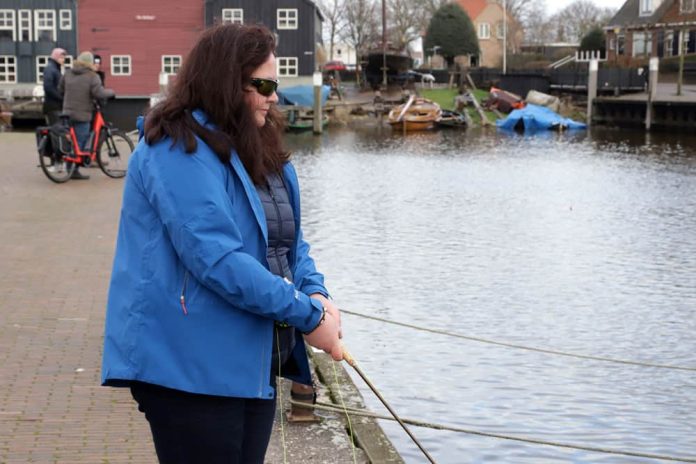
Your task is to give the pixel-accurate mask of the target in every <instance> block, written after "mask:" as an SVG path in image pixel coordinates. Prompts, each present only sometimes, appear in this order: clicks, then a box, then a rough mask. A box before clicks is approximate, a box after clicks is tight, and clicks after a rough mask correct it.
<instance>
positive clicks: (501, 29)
mask: <svg viewBox="0 0 696 464" xmlns="http://www.w3.org/2000/svg"><path fill="white" fill-rule="evenodd" d="M495 35H496V37H498V38H499V39H504V38H505V25H504V24H503V23H498V24H496V25H495Z"/></svg>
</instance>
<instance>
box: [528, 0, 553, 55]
mask: <svg viewBox="0 0 696 464" xmlns="http://www.w3.org/2000/svg"><path fill="white" fill-rule="evenodd" d="M546 11H547V8H546V2H544V1H543V0H541V1H539V2H534V3H533V4H531V5H530V6H529V8H528V9H527V13H526V15H525V19H524V21H523V25H524V37H525V40H526V41H527V43H529V44H531V45H543V44H545V43H547V42H550V41H551V40H552V25H551V23H550V22H549V18H548V16H547V14H546Z"/></svg>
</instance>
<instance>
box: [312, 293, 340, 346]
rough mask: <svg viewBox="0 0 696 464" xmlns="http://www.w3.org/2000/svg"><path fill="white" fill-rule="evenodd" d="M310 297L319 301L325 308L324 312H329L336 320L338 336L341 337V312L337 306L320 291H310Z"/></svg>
mask: <svg viewBox="0 0 696 464" xmlns="http://www.w3.org/2000/svg"><path fill="white" fill-rule="evenodd" d="M309 297H310V298H314V299H316V300H319V301H321V304H322V305H323V306H324V308H326V312H327V313H329V314H331V315H332V316H333V317H334V319H336V320H337V321H338V338H343V329H342V328H341V312H340V311H339V310H338V306H336V305H335V304H334V302H333V301H331V300H329V299H328V298H326V297H325V296H324V295H322V294H321V293H312V294H311V295H309Z"/></svg>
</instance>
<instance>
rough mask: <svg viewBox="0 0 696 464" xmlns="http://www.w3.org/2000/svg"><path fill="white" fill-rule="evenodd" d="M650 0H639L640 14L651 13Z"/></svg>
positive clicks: (648, 14) (646, 14) (647, 14)
mask: <svg viewBox="0 0 696 464" xmlns="http://www.w3.org/2000/svg"><path fill="white" fill-rule="evenodd" d="M652 3H653V2H652V0H640V15H641V16H650V15H651V14H652V13H653V5H652Z"/></svg>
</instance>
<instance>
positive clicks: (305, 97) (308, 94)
mask: <svg viewBox="0 0 696 464" xmlns="http://www.w3.org/2000/svg"><path fill="white" fill-rule="evenodd" d="M330 90H331V87H329V86H328V85H322V86H321V106H324V105H325V104H326V100H327V99H328V98H329V91H330ZM278 104H279V105H298V106H314V87H313V86H311V85H296V86H294V87H284V88H282V89H278Z"/></svg>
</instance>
